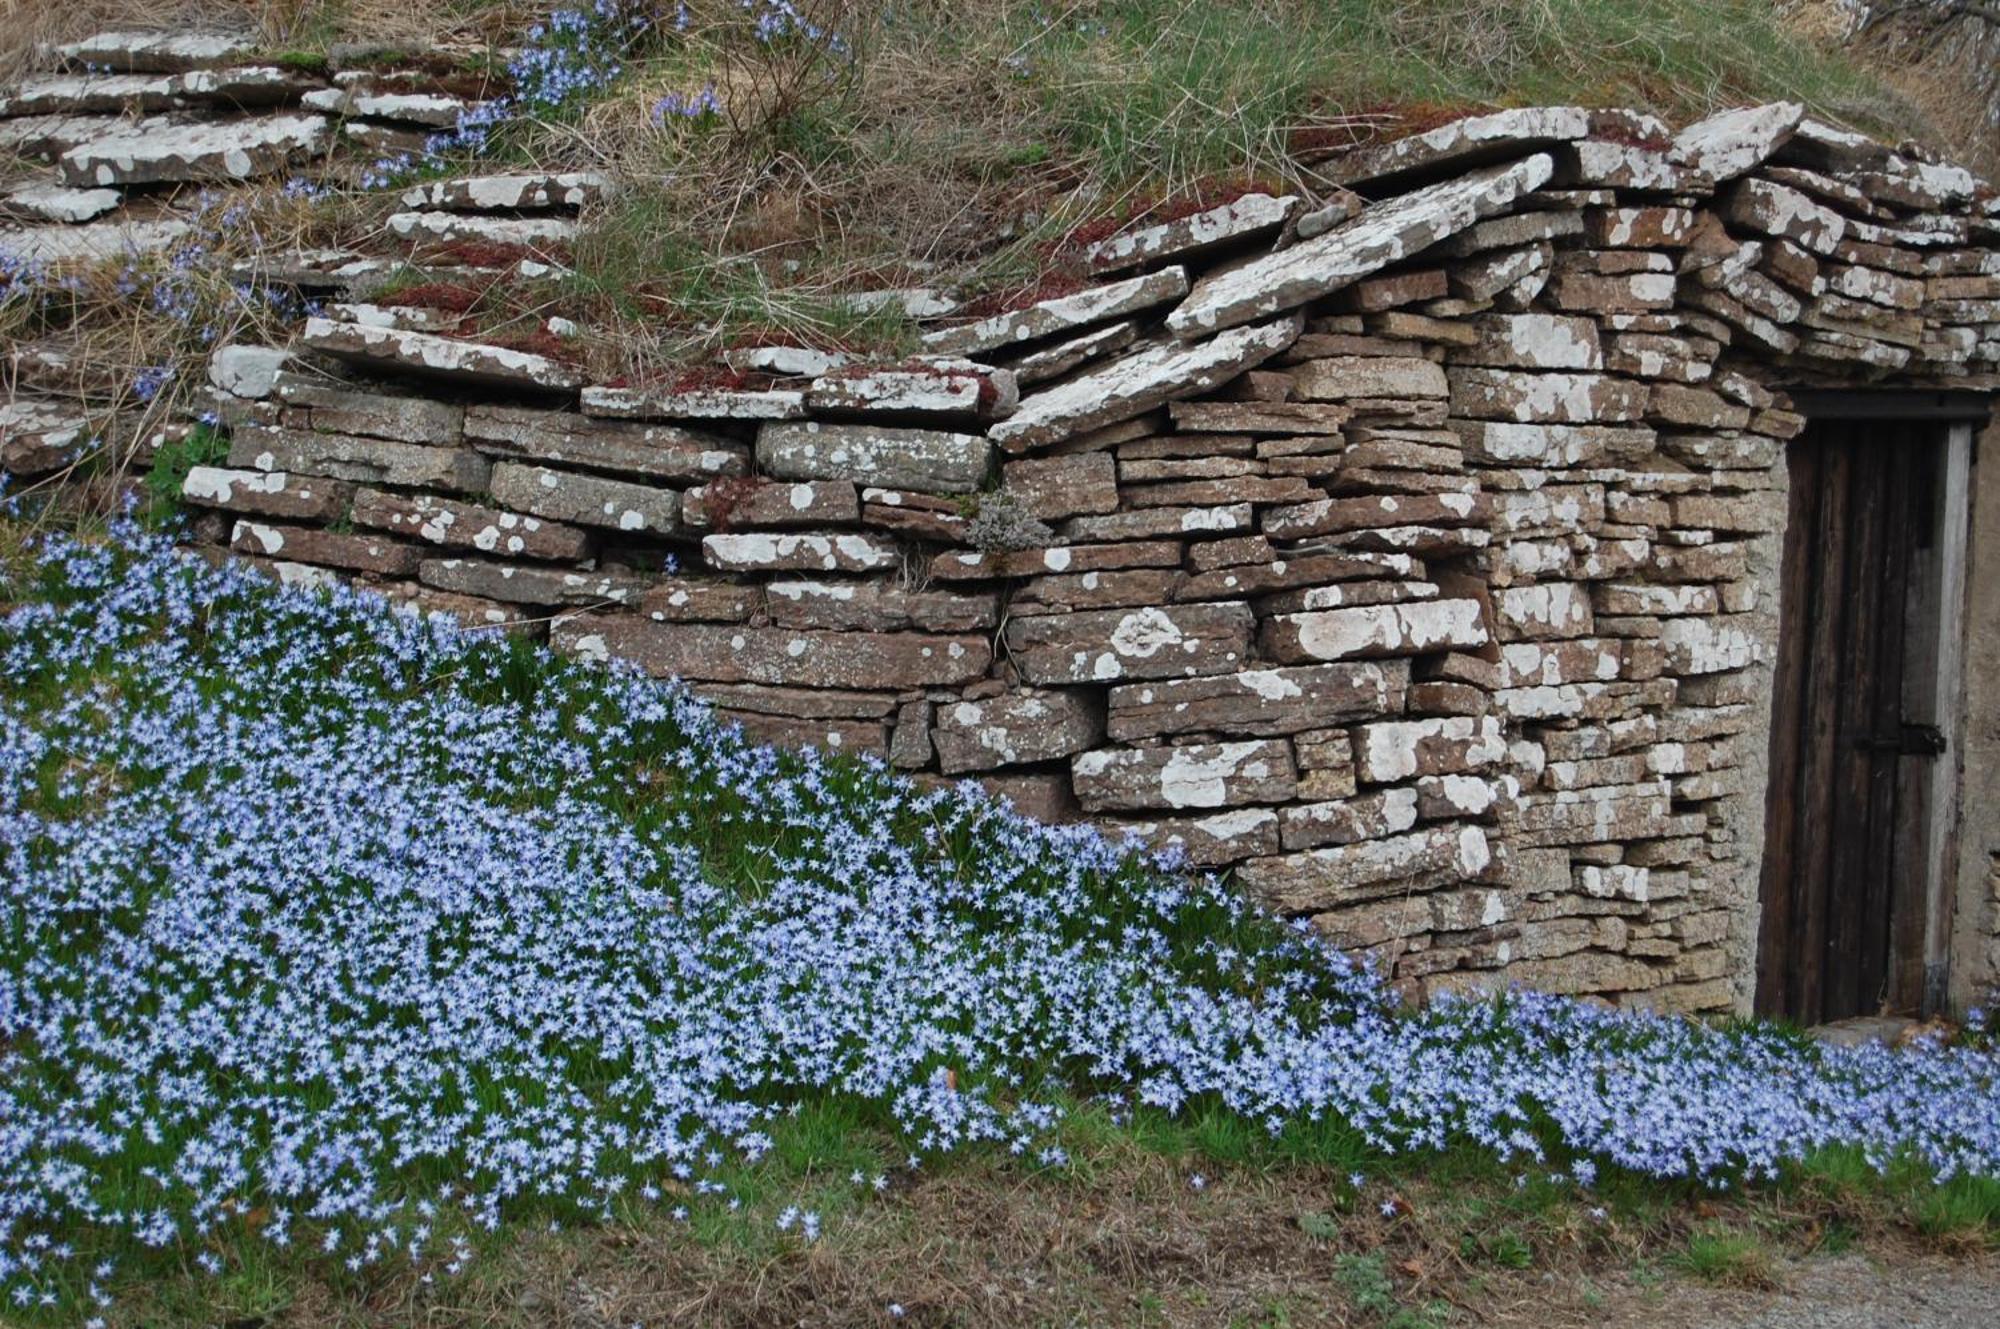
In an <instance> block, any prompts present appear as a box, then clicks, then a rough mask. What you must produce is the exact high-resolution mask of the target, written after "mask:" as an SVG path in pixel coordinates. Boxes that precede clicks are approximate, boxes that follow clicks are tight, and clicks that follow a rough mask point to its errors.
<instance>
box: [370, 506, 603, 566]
mask: <svg viewBox="0 0 2000 1329" xmlns="http://www.w3.org/2000/svg"><path fill="white" fill-rule="evenodd" d="M352 517H353V521H354V524H355V525H356V526H371V527H374V528H376V529H377V530H383V531H390V532H392V533H394V534H397V535H403V536H408V537H410V538H412V539H416V540H422V541H424V542H425V543H427V544H433V545H437V546H440V547H441V548H446V549H476V550H478V551H479V552H480V553H483V554H500V555H502V556H505V557H509V558H546V559H580V558H586V557H588V556H589V554H590V550H591V540H590V536H589V535H588V534H587V533H586V532H584V531H580V530H577V529H576V528H574V527H570V526H564V525H561V524H560V523H557V522H546V521H543V520H541V519H540V518H538V517H524V516H522V515H521V514H520V513H518V512H500V511H498V510H496V509H493V508H487V507H481V506H479V505H478V504H476V503H460V502H457V501H455V500H453V499H448V498H440V497H438V496H436V495H434V494H394V493H389V492H388V491H386V490H381V489H364V490H362V491H361V492H360V493H358V494H356V495H354V507H353V513H352Z"/></svg>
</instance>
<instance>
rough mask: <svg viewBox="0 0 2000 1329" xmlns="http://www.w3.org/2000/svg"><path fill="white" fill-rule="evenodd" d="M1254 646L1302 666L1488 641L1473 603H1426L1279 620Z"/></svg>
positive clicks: (1279, 617) (1367, 607) (1271, 621)
mask: <svg viewBox="0 0 2000 1329" xmlns="http://www.w3.org/2000/svg"><path fill="white" fill-rule="evenodd" d="M1259 640H1260V644H1261V645H1262V648H1263V650H1264V653H1265V654H1266V655H1268V656H1270V657H1271V658H1272V659H1274V660H1280V661H1283V662H1285V663H1288V664H1307V663H1311V662H1313V661H1318V660H1350V659H1357V658H1364V657H1370V656H1383V655H1421V654H1424V653H1426V652H1430V651H1442V650H1448V649H1452V648H1456V647H1474V646H1484V645H1485V644H1486V642H1487V640H1488V636H1487V631H1486V626H1485V624H1484V623H1483V622H1482V621H1481V618H1480V610H1479V602H1478V601H1477V600H1430V601H1418V602H1415V603H1408V604H1385V605H1359V606H1356V607H1354V608H1351V609H1327V610H1321V611H1318V612H1314V613H1303V614H1278V615H1274V616H1272V617H1271V618H1268V619H1266V620H1264V625H1263V629H1262V634H1261V636H1260V638H1259Z"/></svg>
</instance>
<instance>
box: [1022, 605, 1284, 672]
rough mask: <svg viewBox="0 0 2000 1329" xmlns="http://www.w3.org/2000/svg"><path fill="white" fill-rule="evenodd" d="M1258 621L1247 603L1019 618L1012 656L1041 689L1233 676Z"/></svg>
mask: <svg viewBox="0 0 2000 1329" xmlns="http://www.w3.org/2000/svg"><path fill="white" fill-rule="evenodd" d="M1254 622H1255V620H1254V618H1253V617H1252V615H1251V613H1250V606H1249V605H1247V604H1243V603H1241V602H1240V601H1239V602H1235V603H1222V604H1200V605H1176V606H1173V607H1172V608H1161V607H1158V606H1148V607H1146V608H1142V609H1131V610H1124V609H1107V610H1098V611H1091V612H1085V613H1074V614H1056V615H1050V616H1048V617H1042V618H1017V619H1014V620H1012V621H1011V622H1009V623H1008V625H1007V648H1008V658H1009V659H1010V660H1012V661H1013V664H1014V667H1015V668H1016V669H1018V670H1019V671H1020V673H1021V677H1022V678H1024V679H1026V680H1027V681H1028V682H1030V683H1034V684H1042V685H1046V684H1063V683H1106V682H1113V681H1116V680H1119V679H1128V678H1179V677H1193V676H1195V675H1198V674H1225V673H1234V672H1235V671H1236V670H1237V669H1238V668H1239V667H1240V665H1241V663H1242V661H1243V660H1245V659H1246V658H1248V656H1249V652H1250V635H1251V630H1252V627H1253V624H1254Z"/></svg>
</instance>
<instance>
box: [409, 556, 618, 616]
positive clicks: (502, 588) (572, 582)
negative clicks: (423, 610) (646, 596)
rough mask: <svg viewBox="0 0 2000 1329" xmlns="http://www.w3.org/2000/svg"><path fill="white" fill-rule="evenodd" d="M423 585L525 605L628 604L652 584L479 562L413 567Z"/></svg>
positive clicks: (447, 560)
mask: <svg viewBox="0 0 2000 1329" xmlns="http://www.w3.org/2000/svg"><path fill="white" fill-rule="evenodd" d="M417 580H418V581H420V582H422V583H423V584H424V585H426V586H433V587H436V588H437V589H438V590H441V591H451V592H454V593H456V594H459V595H477V596H482V597H484V598H485V599H488V600H502V601H505V602H507V603H509V604H525V605H601V604H605V603H607V602H609V603H612V604H631V603H633V602H635V601H637V600H638V599H639V597H640V594H641V593H642V592H643V591H645V589H646V588H647V587H648V586H650V585H651V584H652V583H651V581H650V580H649V579H648V578H645V577H639V576H633V575H630V574H628V573H620V572H603V571H598V572H578V571H573V570H571V569H568V568H538V567H534V566H532V565H529V564H521V563H489V562H487V561H486V560H485V559H478V558H432V559H426V560H424V562H423V563H422V564H421V565H419V567H418V568H417Z"/></svg>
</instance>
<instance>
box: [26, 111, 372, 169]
mask: <svg viewBox="0 0 2000 1329" xmlns="http://www.w3.org/2000/svg"><path fill="white" fill-rule="evenodd" d="M331 141H332V134H331V132H330V131H329V129H328V127H327V122H326V120H325V119H324V118H323V117H321V116H317V115H292V114H287V115H270V116H258V117H251V118H248V119H239V120H189V119H187V118H185V117H183V116H154V117H152V118H150V119H146V120H140V121H138V122H136V123H134V124H130V125H128V126H126V127H124V128H122V129H116V130H113V131H111V132H110V133H107V134H104V135H102V136H101V137H98V138H93V139H91V140H90V141H89V142H86V143H79V144H77V145H76V146H75V147H73V148H71V149H69V151H67V152H65V153H63V154H62V156H61V157H60V158H58V159H57V163H56V164H57V167H58V168H59V169H60V170H61V172H62V177H63V179H64V180H65V181H66V182H67V183H69V184H72V185H77V186H90V185H145V184H174V183H180V182H183V181H199V180H249V179H252V178H254V177H257V176H262V175H277V174H280V173H282V172H284V171H286V170H288V169H290V168H291V166H292V165H293V164H294V163H296V162H299V161H303V160H305V159H307V158H309V157H318V156H322V155H324V154H325V152H326V150H327V147H328V145H329V143H331Z"/></svg>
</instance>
